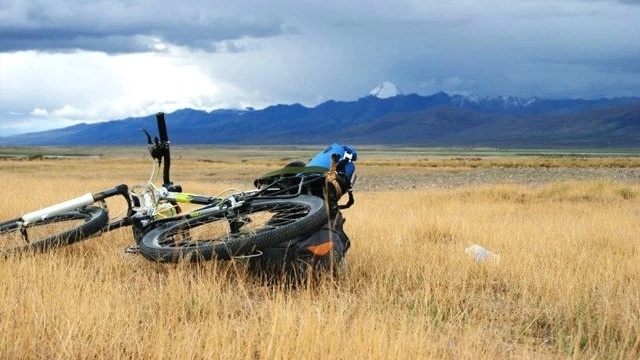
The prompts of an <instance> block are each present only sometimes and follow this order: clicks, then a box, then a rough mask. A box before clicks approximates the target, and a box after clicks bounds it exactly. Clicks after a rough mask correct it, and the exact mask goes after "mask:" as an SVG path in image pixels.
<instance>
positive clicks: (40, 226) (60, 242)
mask: <svg viewBox="0 0 640 360" xmlns="http://www.w3.org/2000/svg"><path fill="white" fill-rule="evenodd" d="M108 221H109V216H108V214H107V212H106V211H105V210H104V209H103V208H101V207H97V206H87V207H84V208H82V209H79V210H73V211H68V212H65V213H62V214H58V215H52V216H49V217H47V218H45V219H42V220H37V221H34V222H31V223H29V224H28V225H22V221H21V219H20V218H18V219H13V220H9V221H6V222H3V223H0V252H1V253H5V254H8V253H11V252H17V251H25V250H36V251H45V250H49V249H53V248H56V247H60V246H64V245H69V244H72V243H74V242H77V241H80V240H83V239H86V238H88V237H89V236H91V235H93V234H95V233H97V232H99V231H100V230H101V229H102V228H103V227H104V226H105V225H106V224H107V222H108Z"/></svg>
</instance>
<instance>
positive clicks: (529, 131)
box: [0, 90, 640, 148]
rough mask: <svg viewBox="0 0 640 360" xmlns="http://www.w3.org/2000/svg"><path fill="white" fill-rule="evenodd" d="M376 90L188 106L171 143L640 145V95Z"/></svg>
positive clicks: (126, 138)
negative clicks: (315, 100) (258, 104)
mask: <svg viewBox="0 0 640 360" xmlns="http://www.w3.org/2000/svg"><path fill="white" fill-rule="evenodd" d="M394 91H395V90H394ZM372 94H374V93H373V92H372ZM374 95H375V94H374ZM374 95H369V96H365V97H363V98H360V99H358V100H356V101H333V100H331V101H327V102H325V103H322V104H320V105H318V106H316V107H313V108H308V107H305V106H302V105H300V104H292V105H274V106H270V107H267V108H265V109H262V110H253V109H247V110H215V111H211V112H205V111H200V110H192V109H183V110H178V111H176V112H173V113H170V114H167V115H166V118H167V127H168V129H169V135H170V138H171V141H172V143H174V144H180V145H194V144H203V145H204V144H218V145H245V144H246V145H249V144H252V145H273V144H292V145H293V144H326V143H330V142H341V143H349V144H354V145H358V144H381V145H412V146H456V147H478V146H490V147H525V148H526V147H538V148H539V147H557V148H565V147H583V148H584V147H590V148H602V147H638V146H640V98H614V99H599V100H549V99H539V98H530V99H523V98H517V97H473V96H461V95H453V96H450V95H448V94H446V93H443V92H440V93H437V94H433V95H430V96H420V95H416V94H408V95H403V94H402V93H401V92H399V91H397V92H394V93H391V94H390V93H389V91H385V96H384V97H383V96H374ZM141 128H146V129H147V130H149V131H150V132H151V133H155V132H156V130H155V116H154V115H149V116H146V117H142V118H127V119H123V120H113V121H108V122H102V123H96V124H80V125H75V126H71V127H66V128H62V129H56V130H50V131H44V132H38V133H30V134H21V135H15V136H8V137H0V145H4V146H9V145H23V146H29V145H65V146H69V145H130V144H140V143H141V142H143V141H144V136H143V135H142V134H141V132H140V131H139V129H141Z"/></svg>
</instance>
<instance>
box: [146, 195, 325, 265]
mask: <svg viewBox="0 0 640 360" xmlns="http://www.w3.org/2000/svg"><path fill="white" fill-rule="evenodd" d="M196 214H197V213H196ZM187 216H189V215H188V214H187ZM326 222H327V211H326V207H325V204H324V200H323V199H321V198H319V197H316V196H311V195H299V196H297V197H295V198H289V199H260V198H256V199H253V200H250V201H248V202H246V203H245V204H244V205H243V206H242V207H240V208H237V209H233V210H224V209H223V210H219V211H213V212H209V213H204V212H203V214H202V215H199V216H196V217H191V218H189V217H188V218H182V219H179V220H173V221H163V222H158V223H155V224H154V225H152V228H151V229H150V230H148V231H147V232H146V233H145V234H144V235H143V236H142V238H141V240H140V244H139V245H140V253H142V255H143V256H144V257H146V258H148V259H150V260H155V261H159V262H178V261H198V260H211V259H213V258H215V259H219V260H228V259H230V258H231V257H234V256H242V255H250V254H252V253H254V252H255V251H256V250H260V249H263V248H266V247H269V246H272V245H275V244H279V243H282V242H284V241H287V240H290V239H293V238H296V237H299V236H303V235H306V234H308V233H310V232H312V231H314V230H316V229H318V228H319V227H321V226H322V225H323V224H324V223H326Z"/></svg>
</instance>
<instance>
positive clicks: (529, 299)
mask: <svg viewBox="0 0 640 360" xmlns="http://www.w3.org/2000/svg"><path fill="white" fill-rule="evenodd" d="M277 162H278V161H272V160H268V161H266V160H265V161H257V160H256V161H248V162H244V163H242V162H240V163H236V162H228V163H226V162H218V163H210V162H204V161H197V160H184V161H181V160H176V161H175V163H174V166H173V169H174V170H175V172H174V180H175V181H177V182H179V183H181V184H182V185H183V186H184V188H185V190H187V191H192V192H199V193H210V194H212V193H215V192H217V191H222V190H224V189H225V188H227V187H238V188H243V189H246V188H248V187H250V185H251V180H252V179H253V178H254V177H255V176H257V175H259V174H261V173H262V172H265V171H268V170H270V169H272V168H274V167H275V166H277V165H276V163H277ZM376 166H379V168H378V167H376ZM383 168H385V165H384V164H378V165H376V164H372V165H371V168H370V169H368V170H365V169H364V166H360V168H359V171H360V172H361V176H364V175H362V174H363V173H364V174H365V175H366V174H367V173H372V172H375V171H377V170H376V169H383ZM147 169H149V170H150V167H149V162H148V160H144V159H142V158H140V159H121V158H119V159H100V160H91V161H89V160H63V161H25V162H17V161H3V162H0V185H1V186H2V188H3V193H4V196H3V197H2V198H0V219H7V218H9V217H13V216H15V215H18V213H19V212H22V211H28V210H34V209H35V208H38V207H41V206H44V205H48V204H51V203H54V202H56V201H60V200H63V199H66V198H69V197H72V196H77V195H80V194H82V193H84V192H89V191H97V190H102V189H104V188H108V187H110V186H112V185H115V184H117V183H120V182H126V183H129V184H134V183H142V182H145V181H146V179H147V177H148V173H149V171H147ZM381 171H382V170H381ZM416 171H418V170H416ZM52 192H53V193H52ZM639 199H640V185H639V184H635V183H617V182H613V181H607V180H599V181H589V182H578V181H571V182H562V183H551V184H547V185H541V186H535V187H534V186H525V185H518V184H499V185H486V186H466V187H458V188H453V189H437V188H434V189H416V190H413V191H410V192H400V191H393V190H386V191H376V192H359V193H357V194H356V204H355V206H354V207H353V208H352V209H349V210H346V211H345V212H344V214H345V217H346V219H347V222H346V225H345V226H346V231H347V233H348V234H349V236H350V237H351V240H352V248H351V249H350V250H349V252H348V256H347V258H348V269H347V271H346V272H345V273H344V274H343V275H342V276H341V277H339V278H337V279H324V280H323V281H321V282H319V283H317V284H314V285H313V286H305V287H302V288H298V289H289V288H285V287H283V286H269V285H264V284H262V283H260V282H259V281H257V280H256V279H255V278H252V277H251V276H249V275H248V274H247V273H246V272H245V268H244V264H243V263H242V261H235V262H220V263H216V262H207V263H202V264H157V263H153V262H150V261H147V260H145V259H143V258H142V257H140V256H135V255H128V254H124V253H123V251H122V249H123V248H124V247H125V246H127V245H129V244H130V243H131V241H132V238H131V235H130V233H129V229H120V230H117V231H114V232H111V233H108V234H104V235H102V236H100V237H97V238H92V239H89V240H87V241H84V242H82V243H78V244H75V245H72V246H69V247H66V248H63V249H59V250H56V251H53V252H51V253H48V254H35V255H34V254H25V255H18V256H12V257H10V258H8V259H7V260H4V261H2V262H0V278H1V279H2V283H1V285H0V294H2V305H1V306H0V332H2V334H3V336H2V339H1V340H0V358H29V359H31V358H47V359H50V358H65V359H67V358H110V359H111V358H127V359H128V358H166V359H173V358H196V359H198V358H225V359H226V358H241V359H255V358H260V359H263V358H264V359H290V358H304V359H307V358H312V359H333V358H336V359H369V358H374V359H415V358H456V359H458V358H470V359H471V358H473V359H475V358H567V357H577V358H625V359H627V358H628V359H634V358H638V357H639V356H640V301H638V300H639V299H640V267H639V266H638V264H639V263H640V240H639V236H638V232H639V227H640V225H639V223H638V217H639V215H640V207H639V206H638V205H639V204H638V201H639ZM117 206H118V205H113V207H114V208H117ZM474 243H477V244H481V245H483V246H485V247H486V248H488V249H490V250H492V251H494V252H496V253H498V254H500V256H501V261H500V263H498V264H492V263H476V262H474V261H473V260H472V259H470V258H469V257H468V256H467V255H466V254H465V253H464V249H465V248H466V247H467V246H468V245H470V244H474Z"/></svg>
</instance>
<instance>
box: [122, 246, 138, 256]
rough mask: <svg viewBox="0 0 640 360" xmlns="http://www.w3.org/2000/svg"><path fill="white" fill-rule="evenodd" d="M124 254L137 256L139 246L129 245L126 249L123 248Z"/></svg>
mask: <svg viewBox="0 0 640 360" xmlns="http://www.w3.org/2000/svg"><path fill="white" fill-rule="evenodd" d="M124 252H125V254H139V253H140V246H139V245H129V246H127V247H126V248H124Z"/></svg>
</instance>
